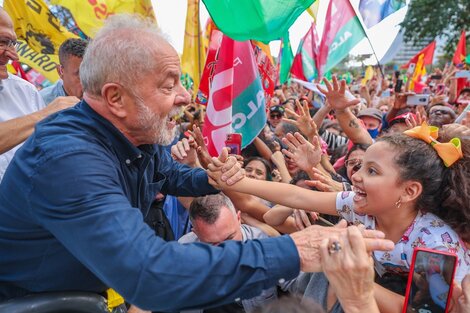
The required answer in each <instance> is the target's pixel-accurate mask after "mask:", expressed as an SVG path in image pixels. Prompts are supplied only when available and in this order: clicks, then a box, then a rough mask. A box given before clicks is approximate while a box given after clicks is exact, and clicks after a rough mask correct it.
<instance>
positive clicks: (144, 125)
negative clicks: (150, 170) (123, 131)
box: [136, 98, 179, 146]
mask: <svg viewBox="0 0 470 313" xmlns="http://www.w3.org/2000/svg"><path fill="white" fill-rule="evenodd" d="M136 106H137V127H139V128H140V130H141V131H143V132H146V133H147V134H148V142H151V143H155V144H159V145H162V146H167V145H169V144H170V143H172V142H173V139H174V138H175V132H176V127H174V128H173V129H168V127H167V125H166V123H167V121H168V116H173V115H174V114H173V111H171V112H170V113H168V114H167V115H166V116H165V117H161V116H159V115H158V114H156V113H154V112H153V111H152V110H150V108H149V107H148V106H146V105H145V103H144V102H143V101H142V99H138V98H137V99H136ZM178 111H179V110H178Z"/></svg>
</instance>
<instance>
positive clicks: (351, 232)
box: [347, 226, 367, 256]
mask: <svg viewBox="0 0 470 313" xmlns="http://www.w3.org/2000/svg"><path fill="white" fill-rule="evenodd" d="M347 241H348V245H349V246H350V248H351V250H352V251H353V253H354V255H357V256H360V255H361V254H362V255H365V254H367V251H366V243H365V241H364V238H363V237H362V234H361V231H360V230H359V228H357V227H355V226H350V227H348V240H347Z"/></svg>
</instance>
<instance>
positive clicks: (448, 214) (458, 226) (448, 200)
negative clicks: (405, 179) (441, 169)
mask: <svg viewBox="0 0 470 313" xmlns="http://www.w3.org/2000/svg"><path fill="white" fill-rule="evenodd" d="M462 131H467V134H462ZM468 132H470V130H469V129H468V128H466V127H464V126H459V127H452V126H451V127H444V128H443V129H441V130H439V138H438V140H439V141H440V142H448V141H449V140H450V139H452V138H454V137H457V138H460V141H461V144H462V152H463V158H462V159H460V160H458V161H457V162H455V163H454V164H453V165H452V166H450V167H449V168H448V169H447V172H448V174H447V175H446V176H445V181H444V182H443V184H442V204H441V210H439V214H438V215H439V217H441V218H442V219H443V220H444V221H445V222H446V223H447V224H449V225H450V226H451V227H452V228H453V229H454V230H455V231H456V232H457V233H458V234H459V236H460V237H461V238H462V239H463V240H464V241H465V242H470V136H469V134H468Z"/></svg>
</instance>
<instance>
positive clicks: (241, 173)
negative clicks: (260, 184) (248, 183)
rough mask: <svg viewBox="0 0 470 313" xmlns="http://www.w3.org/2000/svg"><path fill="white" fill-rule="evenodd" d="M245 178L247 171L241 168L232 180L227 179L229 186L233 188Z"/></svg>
mask: <svg viewBox="0 0 470 313" xmlns="http://www.w3.org/2000/svg"><path fill="white" fill-rule="evenodd" d="M224 175H227V173H224ZM244 177H245V171H244V170H243V169H242V168H241V167H239V170H238V171H237V172H235V174H234V175H232V176H231V177H230V178H228V179H227V181H226V182H227V185H229V186H231V185H234V184H235V183H237V182H238V181H240V180H242V179H243V178H244Z"/></svg>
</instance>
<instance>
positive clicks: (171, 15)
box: [152, 0, 407, 64]
mask: <svg viewBox="0 0 470 313" xmlns="http://www.w3.org/2000/svg"><path fill="white" fill-rule="evenodd" d="M317 1H320V9H319V13H318V21H319V22H318V29H317V30H318V33H319V36H321V33H322V31H323V23H321V21H324V19H325V15H326V10H327V7H328V1H326V0H317ZM152 3H153V7H154V10H155V14H156V16H157V22H158V24H159V26H160V28H161V29H162V30H163V32H164V33H166V34H167V35H168V36H169V39H170V41H171V43H172V44H173V46H174V47H175V48H176V50H177V51H178V52H179V53H182V52H183V42H184V27H185V19H186V5H187V1H186V0H152ZM351 3H352V4H353V6H356V7H357V6H358V3H359V0H351ZM406 10H407V7H404V8H402V9H401V10H399V11H398V12H396V13H395V14H392V15H391V16H389V17H387V18H386V19H385V20H383V21H382V22H381V23H379V24H378V25H376V26H374V27H372V28H371V29H370V31H368V35H369V38H370V40H371V42H372V44H373V45H374V49H375V52H376V53H377V56H378V57H379V59H380V58H381V56H383V55H384V54H385V53H386V51H387V50H388V48H389V47H390V45H391V43H392V41H393V39H394V38H395V37H396V35H397V33H398V31H399V26H397V25H398V24H399V23H401V21H402V20H403V19H404V17H405V14H406ZM208 17H209V14H208V13H207V10H206V8H205V6H204V4H203V3H202V1H201V5H200V18H201V25H205V23H206V21H207V18H208ZM311 23H312V17H311V16H310V15H309V14H308V13H307V12H304V13H303V14H302V15H301V16H299V18H298V19H297V21H296V22H295V23H294V24H293V25H292V26H291V28H290V30H289V33H290V40H291V46H292V50H293V52H294V54H295V52H296V51H297V47H298V45H299V42H300V40H301V38H302V37H303V36H304V35H305V33H306V32H307V30H308V29H309V28H310V25H311ZM270 47H271V53H272V55H273V56H277V55H278V53H279V47H280V41H278V40H277V41H272V42H271V43H270ZM351 53H352V54H354V55H358V54H371V53H372V50H371V48H370V44H369V42H368V41H367V40H366V39H364V40H362V41H361V42H360V43H359V44H358V45H357V46H356V47H355V48H354V49H353V50H352V51H351ZM369 63H370V64H375V63H376V61H375V58H371V59H369V60H368V62H367V61H366V64H369Z"/></svg>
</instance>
